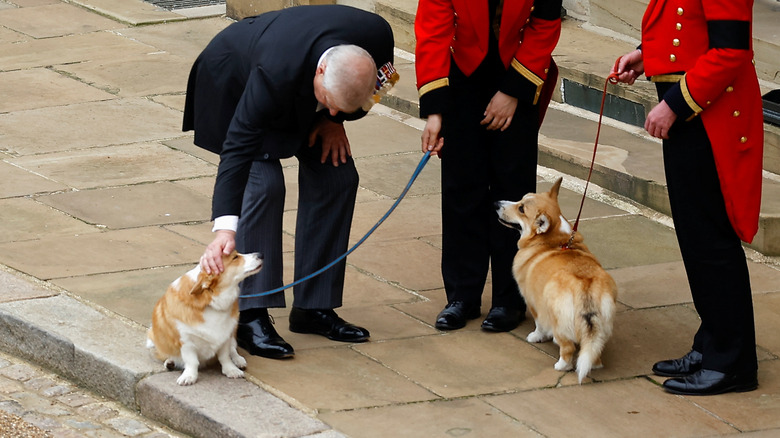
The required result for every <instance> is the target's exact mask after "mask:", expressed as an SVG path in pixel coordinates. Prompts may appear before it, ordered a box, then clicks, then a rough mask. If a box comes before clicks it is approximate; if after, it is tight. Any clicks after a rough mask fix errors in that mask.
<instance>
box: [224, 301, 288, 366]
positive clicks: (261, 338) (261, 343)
mask: <svg viewBox="0 0 780 438" xmlns="http://www.w3.org/2000/svg"><path fill="white" fill-rule="evenodd" d="M236 341H237V342H238V346H239V347H241V348H243V349H244V350H246V351H247V352H248V353H249V354H251V355H253V356H262V357H267V358H269V359H284V358H287V357H292V356H293V355H294V354H295V350H293V348H292V346H291V345H290V344H288V343H287V342H285V341H284V339H282V337H281V336H279V333H276V330H275V329H274V326H273V324H272V323H271V317H270V316H269V315H268V309H249V310H245V311H243V312H241V314H240V316H239V317H238V329H237V330H236Z"/></svg>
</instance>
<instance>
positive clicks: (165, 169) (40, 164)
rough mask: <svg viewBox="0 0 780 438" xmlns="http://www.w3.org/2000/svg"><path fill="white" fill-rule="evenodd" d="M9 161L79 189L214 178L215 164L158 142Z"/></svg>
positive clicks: (65, 152)
mask: <svg viewBox="0 0 780 438" xmlns="http://www.w3.org/2000/svg"><path fill="white" fill-rule="evenodd" d="M8 162H9V163H12V164H15V165H17V166H18V167H20V168H22V169H26V170H29V171H31V172H34V173H35V174H37V175H41V176H43V177H45V178H47V179H50V180H53V181H57V182H61V183H64V184H66V185H67V186H68V187H72V188H75V189H78V190H85V189H94V188H98V187H112V186H123V185H130V184H139V183H148V182H156V181H160V180H165V179H167V180H179V179H185V178H197V177H206V176H209V177H212V178H213V176H214V172H215V167H214V166H213V165H212V164H210V163H205V162H203V161H202V160H200V159H198V158H196V157H193V156H191V155H189V154H184V153H180V152H177V151H175V150H173V149H171V148H169V147H166V146H164V145H160V144H158V143H136V144H129V145H121V146H107V147H101V148H90V149H83V150H80V151H64V152H52V153H49V154H35V155H29V156H24V157H19V158H16V159H11V160H8ZM212 184H213V179H212Z"/></svg>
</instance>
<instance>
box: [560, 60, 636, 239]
mask: <svg viewBox="0 0 780 438" xmlns="http://www.w3.org/2000/svg"><path fill="white" fill-rule="evenodd" d="M621 58H622V56H621V57H619V58H618V59H617V60H616V61H615V67H614V68H613V70H615V73H612V74H611V75H609V76H607V80H606V81H604V91H602V93H601V108H600V109H599V123H598V126H597V128H596V141H595V144H594V145H593V158H592V159H591V160H590V170H589V171H588V179H587V180H585V190H584V191H583V192H582V201H581V202H580V210H579V211H578V212H577V219H576V220H575V221H574V228H572V232H571V237H570V238H569V241H568V242H566V243H565V244H564V245H563V246H561V249H563V250H566V249H570V248H569V246H570V245H571V243H572V242H573V241H574V234H575V233H576V232H577V227H579V225H580V215H582V206H583V205H585V195H586V194H587V193H588V185H589V184H590V177H591V175H592V174H593V166H594V165H595V164H596V150H597V149H598V147H599V135H601V118H602V117H603V116H604V102H606V100H607V85H608V84H613V85H614V84H617V83H618V75H617V70H618V64H620V59H621Z"/></svg>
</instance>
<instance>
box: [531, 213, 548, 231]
mask: <svg viewBox="0 0 780 438" xmlns="http://www.w3.org/2000/svg"><path fill="white" fill-rule="evenodd" d="M534 225H535V226H536V234H544V233H546V232H547V230H549V229H550V218H548V217H547V215H546V214H540V215H539V216H537V217H536V221H534Z"/></svg>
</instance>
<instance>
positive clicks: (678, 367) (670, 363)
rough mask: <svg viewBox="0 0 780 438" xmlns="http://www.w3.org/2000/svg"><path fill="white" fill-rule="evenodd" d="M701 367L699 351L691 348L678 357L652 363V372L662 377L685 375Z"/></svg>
mask: <svg viewBox="0 0 780 438" xmlns="http://www.w3.org/2000/svg"><path fill="white" fill-rule="evenodd" d="M700 369H701V353H699V352H698V351H696V350H691V351H690V352H689V353H688V354H686V355H685V356H683V357H681V358H679V359H671V360H662V361H661V362H656V363H655V365H653V374H655V375H657V376H664V377H685V376H690V375H691V374H693V373H695V372H696V371H699V370H700Z"/></svg>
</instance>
